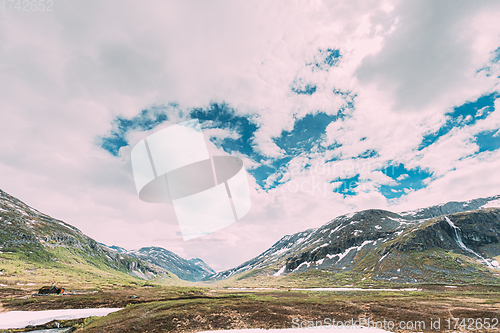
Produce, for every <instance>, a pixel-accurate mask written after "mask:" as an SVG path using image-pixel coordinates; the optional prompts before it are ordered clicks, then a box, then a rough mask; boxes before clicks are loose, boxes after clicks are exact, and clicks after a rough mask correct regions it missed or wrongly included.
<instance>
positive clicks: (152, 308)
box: [1, 283, 500, 332]
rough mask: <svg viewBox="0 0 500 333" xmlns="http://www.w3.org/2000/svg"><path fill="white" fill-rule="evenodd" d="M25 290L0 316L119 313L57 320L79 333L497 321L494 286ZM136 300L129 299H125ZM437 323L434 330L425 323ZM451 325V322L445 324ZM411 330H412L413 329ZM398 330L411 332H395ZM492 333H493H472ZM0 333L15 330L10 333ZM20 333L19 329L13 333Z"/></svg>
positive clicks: (499, 290) (499, 309)
mask: <svg viewBox="0 0 500 333" xmlns="http://www.w3.org/2000/svg"><path fill="white" fill-rule="evenodd" d="M29 295H30V290H28V289H9V290H3V291H2V295H1V296H2V298H1V299H2V306H3V308H4V310H40V309H43V310H47V309H63V308H91V307H123V308H124V309H123V310H121V311H118V312H115V313H112V314H110V315H108V316H106V317H102V318H87V319H85V320H74V321H61V322H60V323H61V324H63V326H73V327H75V328H77V331H78V332H198V331H202V330H215V329H236V328H238V329H242V328H292V327H294V325H293V320H294V319H295V320H296V322H305V323H306V325H307V323H308V322H309V321H311V322H314V323H317V322H320V321H324V320H325V319H326V318H330V319H334V320H336V321H338V320H342V321H346V320H350V319H351V318H355V319H357V318H370V320H372V321H383V320H384V319H385V320H386V321H387V322H389V321H392V322H394V323H395V324H396V325H398V323H400V322H402V321H403V322H405V323H406V322H412V323H420V325H421V324H422V323H425V324H424V325H426V329H425V330H424V331H433V332H446V331H449V332H451V331H457V332H459V331H464V332H465V331H470V330H467V329H465V330H462V329H461V328H460V327H457V329H455V330H453V327H451V328H452V329H450V330H447V329H446V327H444V326H445V321H446V319H448V318H450V319H451V318H460V319H461V318H474V320H476V319H477V318H498V319H500V287H497V286H480V285H476V286H467V287H466V286H462V287H457V288H449V287H446V286H444V285H421V286H420V290H419V291H391V292H388V291H329V292H318V291H294V290H291V291H289V290H288V289H272V290H256V289H254V290H244V291H241V290H238V291H235V290H228V289H225V288H215V289H214V288H213V286H200V287H173V286H163V285H154V284H149V283H148V284H143V285H129V286H120V287H114V288H104V289H102V290H101V291H99V292H97V293H92V294H76V295H67V296H48V297H30V296H29ZM133 295H134V296H136V297H134V298H132V296H133ZM437 318H441V326H442V327H441V328H442V329H441V330H430V326H429V325H430V320H431V319H433V320H436V319H437ZM451 323H452V326H453V324H454V321H453V319H452V320H451ZM415 325H416V324H415ZM392 331H397V332H416V330H398V329H393V330H392ZM477 331H478V332H479V331H480V332H488V331H491V332H496V331H498V330H493V329H491V330H485V329H482V330H477ZM5 332H14V330H11V331H8V330H5ZM17 332H19V330H17Z"/></svg>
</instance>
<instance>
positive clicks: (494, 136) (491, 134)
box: [474, 129, 500, 153]
mask: <svg viewBox="0 0 500 333" xmlns="http://www.w3.org/2000/svg"><path fill="white" fill-rule="evenodd" d="M474 139H475V142H476V144H477V145H478V146H479V153H482V152H483V151H494V150H497V149H498V148H500V130H498V129H496V130H492V131H484V132H481V133H478V134H477V135H475V136H474Z"/></svg>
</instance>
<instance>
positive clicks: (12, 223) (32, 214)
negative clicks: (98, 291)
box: [0, 190, 177, 283]
mask: <svg viewBox="0 0 500 333" xmlns="http://www.w3.org/2000/svg"><path fill="white" fill-rule="evenodd" d="M132 276H133V277H139V278H143V279H153V278H156V279H167V280H172V281H174V280H177V277H176V276H174V275H173V274H171V273H170V272H168V271H167V270H165V269H164V268H162V267H160V266H156V265H153V264H151V263H148V262H145V261H142V260H139V259H137V258H135V257H132V256H129V255H126V254H124V253H119V252H117V251H114V250H110V249H108V248H107V247H105V246H102V245H100V244H98V243H97V242H96V241H95V240H93V239H92V238H90V237H88V236H86V235H85V234H83V233H82V232H81V231H80V230H78V229H77V228H75V227H73V226H71V225H69V224H67V223H65V222H63V221H61V220H57V219H54V218H52V217H50V216H48V215H46V214H43V213H41V212H39V211H38V210H36V209H34V208H32V207H30V206H28V205H26V204H25V203H23V202H22V201H20V200H18V199H17V198H15V197H13V196H11V195H9V194H7V193H6V192H4V191H2V190H0V278H1V279H2V280H3V281H5V282H6V283H8V282H9V281H10V282H15V281H25V280H26V281H34V282H42V281H44V279H45V280H48V281H44V282H49V281H62V282H65V281H74V282H85V283H94V282H96V281H101V280H102V279H110V280H113V281H122V280H123V281H128V280H130V281H132V280H133V279H132Z"/></svg>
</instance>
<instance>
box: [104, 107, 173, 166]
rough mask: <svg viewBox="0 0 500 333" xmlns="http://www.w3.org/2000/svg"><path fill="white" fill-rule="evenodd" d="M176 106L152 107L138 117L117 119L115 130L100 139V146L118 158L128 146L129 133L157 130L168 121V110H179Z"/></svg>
mask: <svg viewBox="0 0 500 333" xmlns="http://www.w3.org/2000/svg"><path fill="white" fill-rule="evenodd" d="M177 107H178V106H177V105H176V104H169V105H168V106H167V107H157V106H154V107H151V108H150V109H147V110H142V111H141V112H140V113H139V114H138V115H137V116H135V117H133V118H131V119H126V118H123V117H120V116H118V117H116V119H115V120H114V121H113V129H112V130H111V133H110V134H109V135H108V136H103V137H101V138H100V146H101V148H103V149H104V150H106V151H108V152H109V153H111V154H112V155H114V156H118V154H119V152H120V148H121V147H124V146H128V141H127V139H126V135H127V132H129V131H132V130H140V131H147V130H150V129H153V128H155V127H156V126H158V125H159V124H161V123H163V122H164V121H166V120H168V116H167V110H168V111H170V112H171V111H172V110H171V109H177Z"/></svg>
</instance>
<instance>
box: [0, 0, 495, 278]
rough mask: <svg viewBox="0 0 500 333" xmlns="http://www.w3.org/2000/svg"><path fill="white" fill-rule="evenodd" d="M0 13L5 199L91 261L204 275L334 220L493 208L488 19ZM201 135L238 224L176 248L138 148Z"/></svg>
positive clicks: (210, 9)
mask: <svg viewBox="0 0 500 333" xmlns="http://www.w3.org/2000/svg"><path fill="white" fill-rule="evenodd" d="M51 9H53V10H52V11H50V12H48V11H40V10H38V11H31V9H30V11H26V12H23V11H19V10H17V9H15V8H14V7H12V8H9V2H7V7H3V8H0V138H1V145H0V188H1V189H2V190H4V191H6V192H7V193H9V194H11V195H13V196H15V197H17V198H19V199H20V200H22V201H24V202H26V203H27V204H29V205H30V206H32V207H34V208H36V209H38V210H40V211H42V212H44V213H46V214H49V215H51V216H53V217H54V218H58V219H61V220H64V221H66V222H67V223H69V224H72V225H74V226H76V227H77V228H79V229H80V230H81V231H82V232H84V233H85V234H87V235H89V236H90V237H92V238H94V239H95V240H97V241H98V242H102V243H105V244H107V245H116V246H121V247H125V248H127V249H137V248H140V247H144V246H160V247H164V248H166V249H168V250H170V251H173V252H175V253H177V254H179V255H180V256H182V257H185V258H192V257H199V258H202V259H203V260H205V261H206V262H207V263H208V264H209V265H210V266H211V267H213V268H214V269H215V270H216V271H220V270H224V269H229V268H232V267H234V266H237V265H238V264H240V263H242V262H244V261H246V260H249V259H251V258H253V257H255V256H257V255H258V254H260V253H261V252H263V251H265V250H266V249H267V248H268V247H270V246H271V245H272V244H274V243H275V242H276V241H278V240H279V239H280V238H281V237H283V236H284V235H287V234H291V233H295V232H298V231H302V230H305V229H308V228H315V227H318V226H321V225H323V224H325V223H326V222H328V221H329V220H331V219H333V218H335V217H336V216H338V215H341V214H346V213H349V212H353V211H358V210H363V209H370V208H379V209H388V210H391V211H395V212H398V211H404V210H409V209H415V208H419V207H426V206H430V205H435V204H439V203H444V202H448V201H461V200H468V199H473V198H478V197H488V196H492V195H497V194H500V177H499V176H500V172H499V171H498V170H500V149H499V148H500V89H499V85H498V84H499V82H500V80H499V79H500V24H499V23H498V20H497V18H498V17H499V16H500V2H497V1H474V2H472V1H450V0H448V1H416V0H413V1H412V0H410V1H317V0H315V1H272V2H269V1H239V2H236V1H212V2H207V1H190V0H187V1H150V2H147V3H144V2H138V1H106V2H103V1H93V0H89V1H61V0H54V2H53V6H52V7H51ZM191 119H198V121H199V122H200V124H201V128H202V131H203V135H204V137H205V141H206V143H207V147H208V150H209V152H210V155H212V156H237V157H240V158H241V159H242V160H243V162H244V165H245V168H246V170H247V172H248V181H249V186H250V192H251V202H252V207H251V210H250V211H249V213H248V214H247V215H246V216H245V217H244V218H242V219H241V220H239V221H238V222H236V223H234V224H232V225H230V226H228V227H226V228H224V229H222V230H220V231H218V232H215V233H212V234H210V235H207V236H203V237H199V238H196V239H193V240H190V241H184V240H183V238H182V235H181V234H180V229H179V225H178V222H177V219H176V215H175V212H174V210H173V208H172V206H171V205H169V204H151V203H147V202H143V201H141V200H140V199H139V197H138V195H137V192H136V189H135V185H134V178H133V173H132V167H131V161H130V152H131V149H132V147H133V146H134V145H135V144H136V143H137V142H139V141H140V140H142V139H144V138H145V137H147V136H148V135H150V134H152V133H155V132H157V131H159V130H162V129H164V128H166V127H168V126H171V125H173V124H176V123H179V122H182V121H186V120H191Z"/></svg>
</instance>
